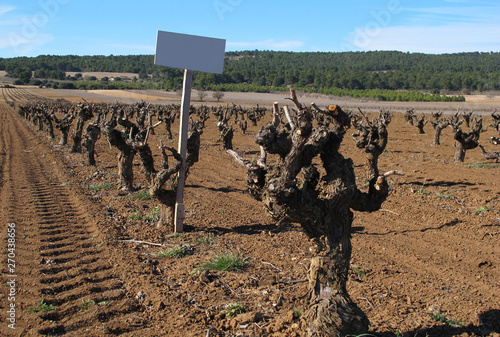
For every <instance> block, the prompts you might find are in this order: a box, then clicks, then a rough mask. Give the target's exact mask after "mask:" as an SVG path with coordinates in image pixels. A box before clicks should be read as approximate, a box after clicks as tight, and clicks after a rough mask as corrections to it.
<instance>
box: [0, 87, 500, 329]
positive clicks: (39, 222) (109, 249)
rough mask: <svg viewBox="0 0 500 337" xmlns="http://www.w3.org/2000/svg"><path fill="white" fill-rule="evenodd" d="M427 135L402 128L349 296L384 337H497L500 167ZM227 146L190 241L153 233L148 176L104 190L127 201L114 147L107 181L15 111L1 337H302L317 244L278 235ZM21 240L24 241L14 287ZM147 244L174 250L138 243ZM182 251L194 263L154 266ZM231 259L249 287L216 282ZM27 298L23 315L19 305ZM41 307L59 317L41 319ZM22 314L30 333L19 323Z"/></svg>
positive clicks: (105, 167) (193, 220)
mask: <svg viewBox="0 0 500 337" xmlns="http://www.w3.org/2000/svg"><path fill="white" fill-rule="evenodd" d="M2 95H3V96H1V97H0V99H1V98H2V97H3V98H4V100H6V101H16V100H20V99H23V98H28V99H29V98H30V97H32V96H31V95H33V94H32V93H29V92H28V91H26V90H22V89H2ZM332 103H335V102H332ZM280 104H285V101H284V100H282V101H280ZM485 124H489V118H487V122H486V123H485ZM261 126H262V125H259V126H258V127H249V129H248V130H247V134H246V135H243V134H241V133H238V132H236V133H235V138H234V140H233V144H234V146H235V150H237V151H238V152H240V153H241V154H243V156H245V157H247V158H250V159H251V158H254V157H257V156H258V153H257V151H258V147H257V146H256V145H255V142H254V135H255V133H256V132H257V131H258V130H259V129H260V127H261ZM158 129H160V128H158ZM426 130H427V133H426V134H424V135H419V134H418V133H417V129H416V128H415V127H412V126H409V125H408V124H406V123H405V122H404V118H403V115H402V114H395V116H394V119H393V121H392V123H391V124H390V125H389V145H388V147H387V150H388V151H387V152H386V153H384V154H383V155H382V156H381V158H380V170H381V171H382V172H383V171H388V170H394V169H398V170H403V171H404V172H405V176H402V177H391V179H390V180H391V185H392V187H391V193H390V196H389V197H388V199H387V201H386V202H385V203H384V205H383V208H382V209H381V210H380V211H378V212H375V213H371V214H364V213H356V214H355V220H354V224H353V234H352V242H353V258H352V261H351V263H352V272H351V275H350V280H349V284H348V286H349V292H350V294H351V296H352V298H353V299H354V300H355V301H356V302H357V303H358V305H359V306H360V307H361V308H362V309H363V310H364V311H365V312H366V314H367V315H368V317H369V319H370V321H371V331H369V333H370V334H371V335H375V336H408V337H409V336H412V337H413V336H480V335H487V336H496V337H498V336H500V260H499V253H500V248H499V238H500V175H499V174H498V172H499V171H498V170H500V164H494V163H492V162H487V161H486V160H485V159H484V158H483V157H482V155H481V153H480V150H479V149H475V150H470V151H468V152H467V155H466V162H465V163H462V164H457V163H453V162H452V160H453V154H454V147H453V139H452V136H451V132H450V130H445V131H444V133H443V135H442V138H441V141H442V145H440V146H431V145H430V144H431V143H432V140H433V132H432V130H431V129H430V127H429V126H427V129H426ZM158 131H159V132H157V135H155V136H153V137H151V139H150V142H151V145H152V146H151V148H152V149H153V151H154V154H155V160H156V161H157V165H159V162H160V160H161V155H160V153H159V152H158V150H157V146H156V145H157V144H159V140H160V139H162V138H163V141H164V142H167V139H166V137H163V134H164V132H163V130H158ZM494 135H495V134H494V133H493V131H487V132H485V133H484V134H483V135H482V136H481V138H482V140H483V143H484V145H485V147H486V149H489V150H491V151H494V150H495V148H494V146H493V145H491V144H487V143H486V139H488V138H489V137H490V136H494ZM174 137H176V136H175V135H174ZM217 138H218V136H217V130H216V126H215V123H214V121H213V120H212V119H210V120H208V122H207V129H206V130H205V132H204V133H203V135H202V146H201V151H200V161H199V162H198V163H196V164H195V165H194V166H193V167H192V170H191V173H190V175H189V177H188V179H187V186H186V191H185V206H186V215H187V218H186V220H185V233H183V234H182V235H177V236H175V235H169V232H171V230H170V229H165V228H163V229H160V230H159V229H157V228H156V225H155V223H154V221H152V220H150V219H149V218H148V216H149V217H150V216H151V214H152V213H154V210H155V207H156V206H157V204H156V203H155V202H154V201H153V200H145V201H141V200H136V199H135V198H134V195H138V193H139V192H141V191H142V192H145V187H146V186H147V183H146V180H145V179H144V177H143V175H142V172H141V170H140V166H139V164H138V162H137V163H136V166H135V172H134V173H135V187H136V188H137V189H138V190H139V191H138V192H136V193H133V194H126V193H123V192H120V191H118V190H116V188H114V187H112V188H109V189H99V187H106V186H108V187H109V186H110V185H111V184H114V186H116V185H117V175H116V173H117V160H116V155H117V152H116V150H115V149H110V148H109V145H108V144H107V142H106V141H105V140H104V139H101V140H100V141H98V143H97V149H96V151H97V153H98V155H99V156H98V157H97V165H96V167H87V166H85V165H84V163H85V160H84V158H83V156H82V155H81V154H70V153H69V148H66V147H60V146H58V145H56V144H57V142H56V141H53V140H49V139H47V136H46V134H45V133H44V132H42V131H35V129H34V127H33V126H32V125H31V124H28V123H27V122H26V121H24V120H22V119H21V118H20V117H19V116H17V115H16V114H15V113H14V111H13V110H12V109H11V108H10V107H9V106H8V105H7V104H5V103H3V102H0V198H1V199H0V204H1V208H0V224H1V227H2V231H1V232H0V238H1V242H2V243H3V245H4V247H5V248H2V252H3V253H2V265H3V268H2V270H3V272H2V278H1V282H2V284H4V285H5V286H2V287H1V289H2V291H1V297H0V321H1V323H0V324H1V326H0V335H2V336H3V335H5V336H38V335H64V336H105V335H123V336H143V337H147V336H283V337H284V336H295V335H297V331H296V327H297V324H296V323H297V318H296V315H294V314H293V313H294V310H295V312H296V313H297V312H299V311H300V310H302V309H304V308H305V304H306V303H307V269H308V266H309V260H310V258H311V257H312V256H313V254H312V252H311V251H310V246H311V244H310V242H309V240H308V238H307V237H306V236H305V235H304V233H303V232H302V230H301V227H300V226H299V225H297V224H281V225H280V226H277V225H276V224H274V223H273V222H272V221H271V220H270V219H269V218H268V217H267V216H266V215H265V214H264V213H263V209H262V206H261V204H259V202H257V201H255V200H253V199H252V198H251V197H250V196H249V195H247V194H246V193H245V170H244V168H243V167H240V166H238V165H237V164H235V163H234V161H233V159H232V157H230V156H229V155H227V154H226V153H225V152H224V151H223V150H222V146H221V144H218V143H216V142H215V139H217ZM173 146H175V144H174V145H173ZM342 146H343V147H342V149H341V151H342V153H343V154H344V155H345V156H346V157H350V158H352V159H353V161H354V163H355V164H356V174H357V176H358V180H359V184H360V188H363V186H364V181H365V178H364V176H365V171H364V162H365V155H364V153H362V152H361V151H359V150H358V149H356V148H355V146H354V142H353V141H351V139H349V137H346V139H345V140H344V143H343V145H342ZM497 151H498V150H497ZM139 218H140V219H139ZM9 224H15V240H16V242H15V251H14V253H15V257H14V259H15V263H16V264H15V268H14V270H11V271H9V270H8V263H10V261H8V253H9V251H8V246H7V244H8V241H7V238H8V231H7V229H8V227H9ZM12 226H13V225H12ZM132 239H134V240H140V241H147V242H149V243H164V244H165V245H166V246H165V247H164V248H162V247H158V246H155V245H150V244H145V243H143V244H137V243H132V242H126V241H123V240H132ZM179 244H185V245H188V246H190V247H191V248H192V254H191V255H188V256H186V257H183V258H168V257H167V258H157V257H155V256H154V255H153V254H157V253H159V252H160V251H162V250H165V249H167V248H171V247H175V246H176V245H179ZM224 252H233V253H237V254H240V255H241V256H243V257H245V258H246V259H247V260H248V262H249V265H248V266H247V268H246V269H245V270H243V271H242V272H238V273H237V272H213V271H210V272H208V273H207V272H202V271H201V269H200V266H202V265H203V264H204V263H205V262H206V261H208V260H209V259H210V258H211V257H213V256H215V255H217V254H220V253H224ZM11 256H12V255H11ZM9 275H15V277H11V276H9ZM12 278H13V279H14V280H15V286H14V287H13V286H11V283H8V282H9V281H11V279H12ZM13 290H14V291H15V300H14V299H12V300H11V299H9V297H10V295H11V294H12V291H13ZM41 301H44V303H46V304H47V305H53V306H54V307H55V310H53V311H48V312H43V310H40V311H38V312H36V310H34V309H38V306H37V304H38V303H40V302H41ZM230 303H242V304H244V305H245V307H246V308H247V314H241V315H237V316H235V317H226V315H225V314H224V310H225V308H226V306H227V305H228V304H230ZM11 304H15V319H16V322H15V327H16V329H15V330H12V329H10V328H9V327H8V324H10V323H9V322H8V321H7V318H9V317H10V316H9V315H10V314H9V313H8V312H7V310H9V308H10V305H11ZM431 314H433V315H434V316H431ZM437 318H441V319H442V320H443V321H444V320H446V319H447V320H448V321H447V322H440V321H439V320H438V319H437ZM454 322H455V323H457V324H456V325H455V324H452V323H454Z"/></svg>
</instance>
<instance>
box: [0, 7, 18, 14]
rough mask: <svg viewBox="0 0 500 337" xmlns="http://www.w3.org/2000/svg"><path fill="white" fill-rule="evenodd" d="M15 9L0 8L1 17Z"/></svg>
mask: <svg viewBox="0 0 500 337" xmlns="http://www.w3.org/2000/svg"><path fill="white" fill-rule="evenodd" d="M13 9H15V7H12V6H0V15H3V14H5V13H7V12H10V11H11V10H13Z"/></svg>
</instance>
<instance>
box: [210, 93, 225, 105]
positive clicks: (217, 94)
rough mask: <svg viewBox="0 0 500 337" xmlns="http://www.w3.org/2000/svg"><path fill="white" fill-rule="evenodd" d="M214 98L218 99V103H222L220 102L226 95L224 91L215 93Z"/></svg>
mask: <svg viewBox="0 0 500 337" xmlns="http://www.w3.org/2000/svg"><path fill="white" fill-rule="evenodd" d="M212 97H213V98H215V99H217V102H220V100H221V99H222V97H224V93H223V92H222V91H215V92H214V93H213V94H212Z"/></svg>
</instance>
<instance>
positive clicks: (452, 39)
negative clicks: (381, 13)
mask: <svg viewBox="0 0 500 337" xmlns="http://www.w3.org/2000/svg"><path fill="white" fill-rule="evenodd" d="M499 31H500V24H463V23H453V24H447V25H442V26H408V27H406V26H399V27H386V28H382V27H380V28H378V29H376V30H373V29H372V30H368V29H357V30H356V31H355V32H353V33H351V35H350V36H349V38H348V39H347V40H348V43H349V44H350V45H351V46H352V47H353V49H357V50H399V51H410V52H422V53H433V54H440V53H458V52H467V51H486V52H487V51H500V36H499V35H498V32H499Z"/></svg>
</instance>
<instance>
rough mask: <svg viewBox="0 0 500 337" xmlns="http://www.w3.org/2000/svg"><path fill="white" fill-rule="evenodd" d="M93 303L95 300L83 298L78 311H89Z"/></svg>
mask: <svg viewBox="0 0 500 337" xmlns="http://www.w3.org/2000/svg"><path fill="white" fill-rule="evenodd" d="M94 304H95V302H94V301H93V300H88V299H87V300H86V299H83V300H82V305H80V311H89V310H90V308H92V306H93V305H94Z"/></svg>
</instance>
